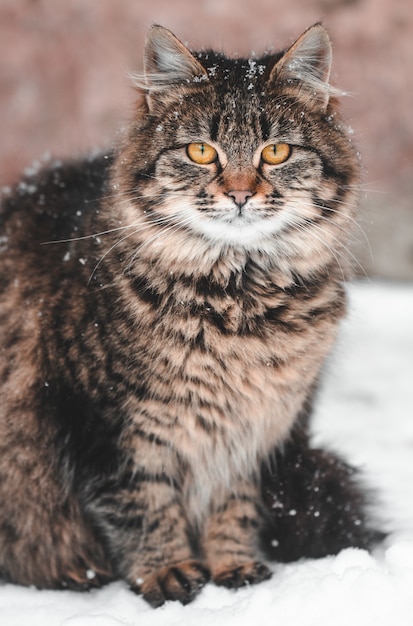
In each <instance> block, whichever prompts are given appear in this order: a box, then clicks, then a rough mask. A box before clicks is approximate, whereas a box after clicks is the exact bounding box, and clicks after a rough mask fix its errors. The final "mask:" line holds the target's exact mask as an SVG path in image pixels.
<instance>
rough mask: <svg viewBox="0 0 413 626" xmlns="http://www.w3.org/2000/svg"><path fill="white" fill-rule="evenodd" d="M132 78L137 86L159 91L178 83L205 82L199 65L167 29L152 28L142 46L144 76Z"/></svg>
mask: <svg viewBox="0 0 413 626" xmlns="http://www.w3.org/2000/svg"><path fill="white" fill-rule="evenodd" d="M134 79H135V83H136V84H137V85H138V86H139V87H143V88H144V89H146V90H159V89H165V88H166V87H168V86H171V85H176V84H180V83H191V82H197V81H201V80H208V77H207V72H206V70H205V69H204V68H203V66H202V65H201V63H199V61H197V59H196V58H195V57H194V56H193V54H192V53H191V52H190V51H189V50H188V49H187V48H186V47H185V46H184V45H183V43H181V42H180V41H179V39H177V38H176V37H175V35H173V34H172V33H171V31H170V30H168V29H167V28H163V26H158V25H154V26H152V28H151V29H150V31H149V34H148V37H147V40H146V44H145V53H144V75H143V76H142V77H139V76H135V77H134Z"/></svg>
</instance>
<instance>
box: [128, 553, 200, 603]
mask: <svg viewBox="0 0 413 626" xmlns="http://www.w3.org/2000/svg"><path fill="white" fill-rule="evenodd" d="M210 577H211V575H210V572H209V570H208V569H207V568H206V567H205V566H204V565H202V563H199V562H198V561H183V562H181V563H176V564H175V565H170V566H168V567H164V568H163V569H161V570H158V571H157V572H155V573H154V574H150V575H149V576H146V577H145V578H144V579H143V580H142V581H139V580H138V582H137V584H136V585H133V586H132V589H133V590H134V591H136V592H137V593H139V594H142V595H143V597H144V598H145V600H146V601H147V602H149V604H150V605H151V606H153V607H154V608H156V607H158V606H161V605H162V604H164V602H166V600H179V602H181V603H182V604H189V602H192V600H193V599H194V598H195V597H196V596H197V595H198V593H199V592H200V590H201V589H202V587H203V586H204V585H205V584H206V583H207V582H208V581H209V579H210Z"/></svg>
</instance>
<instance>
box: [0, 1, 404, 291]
mask: <svg viewBox="0 0 413 626" xmlns="http://www.w3.org/2000/svg"><path fill="white" fill-rule="evenodd" d="M319 20H322V21H323V22H324V24H325V25H326V26H327V27H328V28H329V30H330V33H331V36H332V39H333V43H334V52H335V59H334V72H333V80H334V83H335V84H336V85H338V86H339V87H341V88H344V89H345V90H346V91H348V92H350V94H351V95H350V96H348V97H346V98H345V99H344V100H343V110H344V112H345V115H346V118H347V120H348V122H349V124H350V125H351V127H352V128H353V129H354V138H355V142H356V143H357V145H358V147H359V149H360V151H361V153H362V155H363V160H364V164H365V167H366V173H365V180H364V186H363V189H364V190H365V192H364V193H363V199H362V209H363V210H362V214H361V220H362V225H363V227H364V229H365V231H366V232H367V235H368V237H369V239H370V242H371V246H372V248H373V254H374V258H373V259H372V258H371V256H370V254H369V253H368V250H367V246H366V243H365V240H364V238H363V237H362V236H361V237H360V244H359V246H358V247H357V256H358V258H359V260H360V262H361V264H362V265H363V266H364V267H365V269H366V270H367V272H368V273H372V274H376V275H380V276H387V277H393V278H394V277H396V278H409V279H413V201H412V198H413V167H412V163H413V3H412V2H411V0H245V1H242V0H151V1H149V0H145V2H142V1H140V0H0V185H7V184H10V183H11V182H13V181H14V180H15V179H16V177H17V176H18V173H19V172H20V171H21V170H22V169H23V168H24V167H26V166H28V165H30V163H31V162H32V161H33V160H34V159H38V158H39V157H41V156H42V155H44V154H45V153H47V152H48V153H52V154H53V155H54V156H63V157H64V156H66V155H73V154H77V153H80V152H84V151H86V150H87V151H88V150H91V149H93V148H95V147H102V146H105V145H106V144H107V143H109V142H110V141H111V140H112V139H113V138H114V137H115V136H116V130H117V129H118V128H119V127H120V126H121V125H122V122H123V121H124V120H125V119H127V118H128V116H129V114H130V111H131V105H132V102H133V90H132V88H131V87H130V83H129V81H128V76H127V72H128V71H136V70H139V69H140V68H141V55H142V46H143V42H144V37H145V33H146V30H147V28H148V27H149V26H150V24H151V23H153V22H158V23H161V24H163V25H165V26H168V27H169V28H171V29H172V30H173V31H174V32H175V34H176V35H177V36H179V37H180V38H181V39H183V40H184V41H185V42H189V43H190V44H191V45H192V46H194V47H197V46H217V47H219V48H221V49H223V50H225V51H226V52H228V53H234V52H237V53H239V54H246V53H248V52H250V51H251V50H255V51H256V52H260V51H262V50H264V49H268V48H269V47H271V46H273V47H274V48H276V49H277V48H278V49H279V48H283V47H285V46H287V45H288V44H290V43H291V41H292V40H293V39H295V38H296V37H297V36H298V35H299V34H300V33H301V32H302V31H303V30H304V29H305V28H306V27H307V26H309V25H310V24H312V23H314V22H316V21H319Z"/></svg>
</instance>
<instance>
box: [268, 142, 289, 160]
mask: <svg viewBox="0 0 413 626" xmlns="http://www.w3.org/2000/svg"><path fill="white" fill-rule="evenodd" d="M290 154H291V146H289V145H288V143H271V144H270V145H269V146H265V148H264V149H263V151H262V152H261V159H262V160H263V161H264V163H267V165H281V163H284V162H285V161H286V160H287V159H288V157H289V156H290Z"/></svg>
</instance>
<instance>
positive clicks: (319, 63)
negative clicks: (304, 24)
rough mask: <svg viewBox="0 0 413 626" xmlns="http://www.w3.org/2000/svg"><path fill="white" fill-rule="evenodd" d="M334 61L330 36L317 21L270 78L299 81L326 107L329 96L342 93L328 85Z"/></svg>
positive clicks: (284, 57)
mask: <svg viewBox="0 0 413 626" xmlns="http://www.w3.org/2000/svg"><path fill="white" fill-rule="evenodd" d="M331 61H332V50H331V42H330V37H329V36H328V33H327V31H326V29H325V28H324V27H323V26H322V25H321V24H315V25H314V26H311V27H310V28H308V29H307V30H306V31H305V32H304V33H303V34H302V35H301V37H299V38H298V39H297V41H296V42H295V43H293V45H292V46H291V47H290V48H289V49H288V50H287V52H286V53H285V54H284V55H283V56H282V57H281V59H279V61H277V63H276V64H275V66H274V68H273V69H272V71H271V75H270V80H274V81H277V82H286V83H293V84H296V85H297V86H299V88H301V89H303V90H304V91H305V92H306V93H307V95H308V96H310V97H311V96H312V97H313V99H314V102H315V103H317V104H319V106H320V108H322V109H323V110H325V109H326V108H327V105H328V101H329V98H330V96H331V95H337V94H339V93H340V94H341V93H342V92H338V90H335V89H334V88H332V87H331V86H330V84H329V78H330V70H331Z"/></svg>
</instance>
